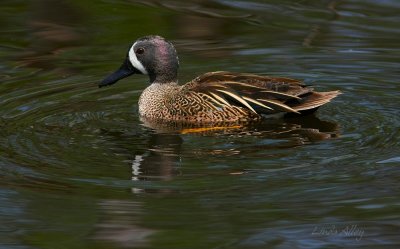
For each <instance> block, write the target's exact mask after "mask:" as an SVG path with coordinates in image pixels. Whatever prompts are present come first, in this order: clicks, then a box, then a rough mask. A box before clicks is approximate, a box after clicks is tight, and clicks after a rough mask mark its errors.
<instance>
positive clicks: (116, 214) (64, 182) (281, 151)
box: [0, 0, 400, 249]
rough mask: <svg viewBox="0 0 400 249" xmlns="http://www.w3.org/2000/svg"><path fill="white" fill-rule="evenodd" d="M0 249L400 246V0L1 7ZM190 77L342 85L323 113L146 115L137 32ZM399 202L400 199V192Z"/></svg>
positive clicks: (67, 3) (326, 86)
mask: <svg viewBox="0 0 400 249" xmlns="http://www.w3.org/2000/svg"><path fill="white" fill-rule="evenodd" d="M0 10H1V12H2V15H1V17H0V24H1V27H2V29H1V36H0V56H1V58H2V60H1V63H0V67H1V74H0V79H1V84H0V91H1V95H0V151H1V153H0V178H1V180H0V221H1V222H0V248H18V249H20V248H24V249H25V248H175V249H176V248H350V247H358V248H398V247H399V245H400V239H399V231H400V219H399V218H400V216H399V211H400V210H399V206H400V199H399V197H398V193H399V179H400V178H399V177H400V174H399V165H400V149H399V145H400V142H399V138H400V132H399V126H400V115H399V108H398V107H399V104H400V97H399V96H400V95H399V94H398V93H399V91H400V84H399V76H400V74H399V66H400V61H399V58H400V46H399V44H400V38H399V37H400V30H399V28H398V23H399V22H400V16H399V15H398V13H400V3H399V2H398V1H395V0H385V1H383V0H382V1H370V0H368V1H356V0H349V1H224V0H219V1H185V3H182V2H181V1H114V0H112V1H102V2H97V3H96V4H93V3H92V2H90V1H49V0H40V1H32V2H29V1H28V2H26V1H3V3H2V5H1V6H0ZM148 34H159V35H162V36H165V37H167V38H168V39H170V40H171V41H173V42H174V44H176V47H177V49H178V53H179V56H180V61H181V68H180V82H185V81H187V80H190V79H192V78H193V77H195V76H197V75H198V74H201V73H204V72H207V71H216V70H227V71H238V72H252V73H258V74H263V75H272V76H285V77H291V78H297V79H301V80H304V81H305V83H306V84H310V85H313V86H314V87H315V88H317V89H318V90H320V91H330V90H340V91H342V92H343V94H342V95H340V96H339V97H338V98H336V99H335V100H334V101H333V102H332V103H329V104H327V105H326V106H324V107H322V108H320V110H319V111H318V112H317V114H316V115H312V116H307V117H303V118H286V119H273V120H266V121H265V122H263V123H260V124H255V125H251V126H247V127H237V128H233V129H218V130H213V131H207V132H203V133H193V132H190V130H189V131H187V132H176V131H175V132H171V131H165V130H157V129H151V128H148V127H146V126H145V125H143V123H142V121H140V119H139V117H138V113H137V101H138V98H139V96H140V93H141V91H142V90H143V89H144V88H145V87H146V86H147V85H148V83H147V79H146V78H145V77H143V76H140V75H135V76H133V77H130V78H128V79H125V80H123V81H121V82H119V83H118V84H116V85H114V86H112V87H107V88H105V89H103V88H102V89H98V88H97V83H98V82H99V81H100V80H101V79H103V78H104V77H105V76H106V75H107V74H108V73H110V72H111V71H113V70H114V69H116V68H117V67H119V65H120V63H121V62H122V60H123V59H124V56H125V53H126V49H127V48H128V47H129V45H130V44H131V42H133V41H134V40H135V39H136V38H138V37H140V36H143V35H148ZM396 196H397V197H396Z"/></svg>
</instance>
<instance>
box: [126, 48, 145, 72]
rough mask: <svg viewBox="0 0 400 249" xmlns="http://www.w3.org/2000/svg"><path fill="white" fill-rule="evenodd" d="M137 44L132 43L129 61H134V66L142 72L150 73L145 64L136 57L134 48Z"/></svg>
mask: <svg viewBox="0 0 400 249" xmlns="http://www.w3.org/2000/svg"><path fill="white" fill-rule="evenodd" d="M135 45H136V42H135V43H134V44H133V45H132V47H131V49H130V50H129V61H130V62H131V63H132V66H134V67H135V68H136V69H137V70H139V71H140V72H141V73H142V74H148V73H147V70H146V68H144V66H143V64H142V63H141V62H140V61H139V60H138V58H137V57H136V54H135V51H134V50H133V48H134V47H135Z"/></svg>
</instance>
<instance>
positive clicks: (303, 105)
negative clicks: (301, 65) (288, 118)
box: [291, 91, 341, 112]
mask: <svg viewBox="0 0 400 249" xmlns="http://www.w3.org/2000/svg"><path fill="white" fill-rule="evenodd" d="M339 94H341V92H340V91H330V92H310V93H309V94H308V96H304V97H302V99H301V101H300V103H299V104H295V105H292V106H291V107H292V108H293V109H294V110H296V111H298V112H303V111H307V110H313V109H317V108H318V107H320V106H321V105H324V104H326V103H328V102H330V101H331V100H332V99H333V98H335V97H336V96H338V95H339Z"/></svg>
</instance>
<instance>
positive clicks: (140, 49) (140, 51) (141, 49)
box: [136, 48, 144, 54]
mask: <svg viewBox="0 0 400 249" xmlns="http://www.w3.org/2000/svg"><path fill="white" fill-rule="evenodd" d="M136 53H137V54H143V53H144V48H138V49H136Z"/></svg>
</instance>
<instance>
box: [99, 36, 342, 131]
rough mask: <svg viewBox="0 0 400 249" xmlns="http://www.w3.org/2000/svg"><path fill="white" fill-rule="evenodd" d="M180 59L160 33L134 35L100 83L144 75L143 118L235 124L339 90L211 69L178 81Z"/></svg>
mask: <svg viewBox="0 0 400 249" xmlns="http://www.w3.org/2000/svg"><path fill="white" fill-rule="evenodd" d="M178 67H179V61H178V56H177V52H176V50H175V48H174V46H173V45H172V43H170V42H169V41H167V40H165V39H164V38H163V37H160V36H145V37H142V38H139V39H138V40H137V41H136V42H135V43H133V45H132V46H131V47H130V49H129V51H128V54H127V56H126V59H125V61H124V62H123V64H122V66H121V67H120V68H119V69H118V70H117V71H115V72H114V73H112V74H111V75H109V76H108V77H107V78H105V79H104V80H103V81H102V82H101V83H100V84H99V87H103V86H107V85H111V84H114V83H116V82H117V81H118V80H120V79H122V78H125V77H127V76H129V75H132V74H135V73H137V74H147V75H148V76H149V78H150V86H148V87H147V88H146V89H145V90H144V91H143V93H142V94H141V96H140V99H139V114H140V116H141V117H143V118H145V119H147V120H148V119H152V120H158V121H161V120H165V121H173V122H185V123H186V122H187V123H197V124H199V123H200V124H201V123H214V122H224V123H225V122H227V123H239V122H249V121H252V120H259V119H261V118H262V116H261V115H262V114H267V115H268V114H275V113H280V112H286V113H301V112H303V111H308V110H315V109H317V108H318V107H319V106H321V105H323V104H325V103H328V102H329V101H330V100H331V99H333V98H334V97H336V96H337V95H338V94H340V92H339V91H330V92H314V91H313V89H312V88H310V87H307V86H305V85H303V84H302V83H301V82H300V81H297V80H293V79H289V78H281V77H279V78H276V77H268V76H259V75H255V74H248V73H233V72H222V71H220V72H210V73H206V74H203V75H201V76H198V77H197V78H195V79H194V80H192V81H190V82H188V83H186V84H184V85H178Z"/></svg>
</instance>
